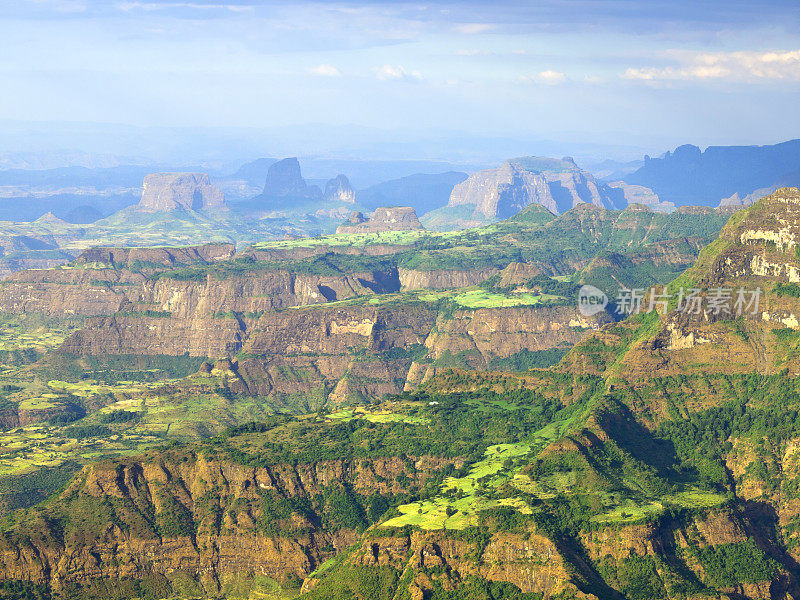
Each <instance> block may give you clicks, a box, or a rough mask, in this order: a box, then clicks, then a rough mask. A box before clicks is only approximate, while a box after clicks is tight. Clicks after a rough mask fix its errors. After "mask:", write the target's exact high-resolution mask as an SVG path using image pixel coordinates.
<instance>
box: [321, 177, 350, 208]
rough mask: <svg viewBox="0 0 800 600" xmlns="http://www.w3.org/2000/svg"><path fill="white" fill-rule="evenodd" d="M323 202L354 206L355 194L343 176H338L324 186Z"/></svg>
mask: <svg viewBox="0 0 800 600" xmlns="http://www.w3.org/2000/svg"><path fill="white" fill-rule="evenodd" d="M325 200H328V201H334V202H348V203H350V204H355V201H356V192H355V190H354V189H353V186H352V185H350V180H349V179H347V177H346V176H345V175H342V174H339V175H337V176H336V177H334V178H333V179H330V180H328V183H327V184H326V185H325Z"/></svg>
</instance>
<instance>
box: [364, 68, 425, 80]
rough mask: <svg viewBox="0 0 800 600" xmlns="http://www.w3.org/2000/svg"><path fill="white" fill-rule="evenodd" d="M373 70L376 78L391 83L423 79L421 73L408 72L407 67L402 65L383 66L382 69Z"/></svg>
mask: <svg viewBox="0 0 800 600" xmlns="http://www.w3.org/2000/svg"><path fill="white" fill-rule="evenodd" d="M373 70H374V71H375V76H376V77H377V78H378V79H380V80H381V81H389V80H392V79H394V80H398V79H401V80H404V81H420V80H421V79H422V73H420V72H419V71H406V69H405V67H402V66H401V65H397V66H395V65H383V66H381V67H375V69H373Z"/></svg>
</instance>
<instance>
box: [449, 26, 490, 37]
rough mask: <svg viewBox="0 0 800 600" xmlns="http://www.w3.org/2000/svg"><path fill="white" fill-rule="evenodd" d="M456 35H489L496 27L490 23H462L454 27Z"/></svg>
mask: <svg viewBox="0 0 800 600" xmlns="http://www.w3.org/2000/svg"><path fill="white" fill-rule="evenodd" d="M454 29H455V31H456V33H462V34H464V35H478V34H481V33H488V32H490V31H492V30H493V29H495V26H494V25H492V24H490V23H462V24H460V25H456V26H455V27H454Z"/></svg>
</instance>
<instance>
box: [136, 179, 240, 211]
mask: <svg viewBox="0 0 800 600" xmlns="http://www.w3.org/2000/svg"><path fill="white" fill-rule="evenodd" d="M136 207H137V209H139V210H146V211H153V212H165V211H166V212H172V211H178V210H204V209H215V208H224V207H225V196H224V195H223V193H222V192H221V191H220V189H219V188H218V187H216V186H215V185H212V184H211V181H210V180H209V178H208V175H206V174H205V173H150V174H149V175H145V178H144V184H143V186H142V199H141V201H140V202H139V204H138V205H137V206H136Z"/></svg>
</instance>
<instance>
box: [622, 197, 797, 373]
mask: <svg viewBox="0 0 800 600" xmlns="http://www.w3.org/2000/svg"><path fill="white" fill-rule="evenodd" d="M798 241H800V190H798V189H797V188H784V189H781V190H779V191H778V192H776V193H775V194H773V195H772V196H768V197H766V198H764V199H763V200H761V201H760V202H758V203H757V204H755V205H753V206H752V207H751V208H749V209H746V210H744V211H741V212H739V213H736V214H735V215H734V216H733V217H732V218H731V220H730V221H729V223H728V225H726V226H725V228H724V229H723V230H722V232H721V234H720V238H719V240H717V242H715V243H713V244H711V245H710V246H708V247H707V248H705V249H704V250H703V251H702V252H701V254H700V258H699V259H698V260H697V262H696V263H695V265H694V266H693V267H692V268H691V269H690V270H689V271H687V272H686V274H685V275H684V276H683V277H681V279H679V280H678V281H677V282H676V283H675V284H674V285H673V286H672V287H673V288H674V289H673V293H674V294H678V292H679V289H680V288H681V287H683V288H684V293H685V294H688V293H689V291H690V290H691V289H699V290H701V291H700V293H699V298H700V300H699V301H697V302H696V303H695V304H693V305H691V306H689V305H687V304H685V303H684V306H683V309H677V310H674V311H672V312H670V313H669V314H667V315H662V316H661V317H660V319H659V323H658V326H659V328H658V333H656V334H655V335H653V336H652V337H648V338H647V339H645V340H641V341H640V342H638V343H637V344H635V345H634V346H632V347H631V348H630V350H629V352H628V353H627V355H626V356H625V358H624V362H625V363H626V365H627V368H628V369H629V370H630V373H631V374H635V376H636V377H647V376H652V375H653V374H654V373H656V374H678V373H691V372H696V371H697V370H698V369H700V368H702V369H703V371H704V372H750V371H756V372H761V373H774V372H777V371H779V370H781V369H784V368H788V369H789V371H790V372H792V373H796V372H798V369H800V365H798V363H797V360H796V359H795V358H794V355H793V354H792V353H791V352H789V353H788V354H787V350H786V341H785V339H784V338H785V336H784V337H783V338H782V337H781V330H786V331H797V330H800V320H798V316H799V315H800V304H798V297H797V296H798V295H797V293H796V292H795V287H796V283H797V282H800V262H798V258H797V256H798V255H797V252H796V251H795V249H796V248H797V246H798ZM782 286H783V287H782ZM786 286H788V287H786ZM792 286H795V287H792ZM715 297H718V298H721V300H719V301H718V302H716V304H715V300H714V298H715ZM740 313H741V314H740ZM734 320H736V323H733V321H734Z"/></svg>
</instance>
